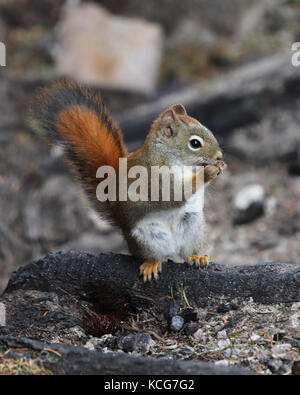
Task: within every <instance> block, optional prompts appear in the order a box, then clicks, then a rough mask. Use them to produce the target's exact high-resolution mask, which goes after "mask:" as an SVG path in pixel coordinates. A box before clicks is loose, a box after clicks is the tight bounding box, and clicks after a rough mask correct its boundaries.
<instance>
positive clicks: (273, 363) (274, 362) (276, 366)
mask: <svg viewBox="0 0 300 395" xmlns="http://www.w3.org/2000/svg"><path fill="white" fill-rule="evenodd" d="M267 365H268V367H269V368H270V370H271V371H272V373H278V372H279V370H280V369H281V367H282V365H283V363H282V361H281V359H278V358H273V359H270V360H269V361H268V363H267Z"/></svg>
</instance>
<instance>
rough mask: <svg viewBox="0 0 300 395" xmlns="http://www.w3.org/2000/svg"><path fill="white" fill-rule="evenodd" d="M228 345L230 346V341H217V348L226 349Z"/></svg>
mask: <svg viewBox="0 0 300 395" xmlns="http://www.w3.org/2000/svg"><path fill="white" fill-rule="evenodd" d="M230 345H231V341H230V340H229V339H225V340H223V339H222V340H219V341H218V346H219V348H226V347H228V346H230Z"/></svg>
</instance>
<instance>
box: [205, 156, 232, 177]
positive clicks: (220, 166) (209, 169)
mask: <svg viewBox="0 0 300 395" xmlns="http://www.w3.org/2000/svg"><path fill="white" fill-rule="evenodd" d="M226 167H227V165H226V163H225V162H224V161H222V160H218V161H217V162H216V164H214V165H207V166H205V168H204V182H209V181H211V180H213V179H214V178H216V177H217V176H218V175H219V174H222V173H223V171H224V170H225V169H226Z"/></svg>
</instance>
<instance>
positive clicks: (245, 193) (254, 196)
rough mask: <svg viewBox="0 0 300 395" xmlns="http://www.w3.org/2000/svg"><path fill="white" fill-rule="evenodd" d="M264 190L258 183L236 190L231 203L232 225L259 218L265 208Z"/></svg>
mask: <svg viewBox="0 0 300 395" xmlns="http://www.w3.org/2000/svg"><path fill="white" fill-rule="evenodd" d="M264 200H265V191H264V188H263V187H262V186H261V185H259V184H253V185H248V186H247V187H245V188H243V189H242V190H240V191H239V192H238V194H237V195H236V197H235V199H234V202H233V205H234V209H235V215H234V218H233V223H234V225H241V224H245V223H248V222H251V221H252V220H254V219H256V218H259V217H260V216H261V215H263V214H264V210H265V207H264V206H265V202H264Z"/></svg>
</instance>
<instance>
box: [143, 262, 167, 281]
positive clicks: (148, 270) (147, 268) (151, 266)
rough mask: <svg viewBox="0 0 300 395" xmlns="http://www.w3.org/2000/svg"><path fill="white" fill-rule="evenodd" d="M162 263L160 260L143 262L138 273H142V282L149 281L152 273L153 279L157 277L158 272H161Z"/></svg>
mask: <svg viewBox="0 0 300 395" xmlns="http://www.w3.org/2000/svg"><path fill="white" fill-rule="evenodd" d="M161 267H162V264H161V262H160V261H152V262H145V263H143V264H142V265H141V266H140V275H143V280H144V283H145V282H147V281H151V279H152V274H153V277H154V278H155V280H157V279H158V273H159V272H161Z"/></svg>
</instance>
